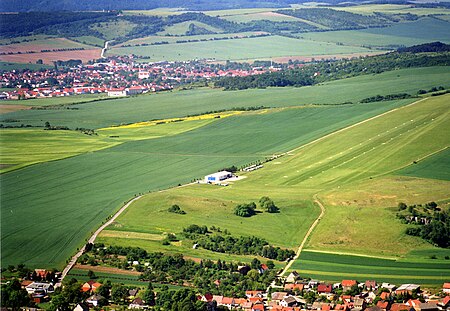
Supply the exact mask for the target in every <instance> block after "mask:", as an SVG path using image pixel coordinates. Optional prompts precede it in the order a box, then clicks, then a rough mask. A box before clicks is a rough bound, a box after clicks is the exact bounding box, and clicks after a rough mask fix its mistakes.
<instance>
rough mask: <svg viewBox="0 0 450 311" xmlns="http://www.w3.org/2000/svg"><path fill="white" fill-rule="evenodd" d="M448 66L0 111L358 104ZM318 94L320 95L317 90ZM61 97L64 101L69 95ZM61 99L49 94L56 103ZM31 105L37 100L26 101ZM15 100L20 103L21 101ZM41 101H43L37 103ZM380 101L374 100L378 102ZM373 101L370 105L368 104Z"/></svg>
mask: <svg viewBox="0 0 450 311" xmlns="http://www.w3.org/2000/svg"><path fill="white" fill-rule="evenodd" d="M449 73H450V69H449V68H448V67H429V68H411V69H401V70H394V71H389V72H384V73H381V74H374V75H363V76H359V77H354V78H349V79H343V80H336V81H331V82H327V83H323V84H320V85H315V86H311V87H301V88H291V87H286V88H267V89H249V90H245V91H227V92H224V91H222V90H219V89H211V88H200V89H194V90H187V91H173V92H166V93H158V94H148V95H142V96H137V97H129V98H123V99H114V100H106V101H98V102H92V103H84V104H80V105H73V106H71V108H74V109H65V107H64V108H63V109H57V110H54V109H51V110H27V111H17V112H12V113H7V114H2V115H0V123H3V124H10V125H16V124H17V122H13V123H12V124H11V123H8V122H7V121H8V119H9V120H18V121H19V122H21V123H23V124H30V125H34V126H43V125H44V123H45V122H46V121H48V122H50V124H52V125H64V126H68V127H69V128H71V129H75V128H77V127H83V128H90V129H98V128H105V127H109V126H113V125H119V124H129V123H135V122H142V121H150V120H158V119H166V118H173V117H184V116H188V115H194V114H202V113H205V112H210V111H217V110H221V109H231V110H232V109H234V108H236V107H260V106H265V107H289V106H299V105H311V104H313V105H314V104H317V105H330V104H331V105H333V104H334V105H337V104H341V103H344V102H349V101H350V102H353V103H357V102H359V101H361V100H362V99H364V98H367V97H370V96H376V95H378V94H380V95H388V94H398V93H409V94H411V95H414V94H417V91H419V90H420V89H426V90H428V89H430V88H432V87H438V86H443V87H445V88H448V87H449V86H450V75H449ZM318 92H319V93H320V96H317V93H318ZM77 98H78V97H67V98H63V99H62V100H64V101H66V100H67V102H65V103H66V104H67V103H68V102H70V100H71V99H77ZM58 100H59V99H58V98H55V99H54V100H53V99H51V101H50V102H51V103H52V104H57V103H58ZM24 102H25V103H27V104H28V103H29V104H33V102H34V100H29V101H24ZM11 103H17V104H22V102H21V101H12V102H11ZM37 103H39V104H41V102H37ZM375 105H376V104H375ZM369 106H371V104H369Z"/></svg>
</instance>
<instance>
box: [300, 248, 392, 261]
mask: <svg viewBox="0 0 450 311" xmlns="http://www.w3.org/2000/svg"><path fill="white" fill-rule="evenodd" d="M305 251H306V252H311V253H323V254H333V255H344V256H359V257H367V258H378V259H387V260H395V261H397V260H398V259H399V258H397V257H389V256H375V255H364V254H357V253H346V252H336V251H325V250H318V249H305Z"/></svg>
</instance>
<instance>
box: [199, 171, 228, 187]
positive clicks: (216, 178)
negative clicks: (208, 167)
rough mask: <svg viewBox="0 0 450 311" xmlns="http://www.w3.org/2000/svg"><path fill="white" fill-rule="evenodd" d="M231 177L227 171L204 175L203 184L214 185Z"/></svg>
mask: <svg viewBox="0 0 450 311" xmlns="http://www.w3.org/2000/svg"><path fill="white" fill-rule="evenodd" d="M230 177H233V174H232V173H230V172H227V171H221V172H217V173H214V174H210V175H206V176H205V183H208V184H214V183H218V182H220V181H222V180H225V179H227V178H230Z"/></svg>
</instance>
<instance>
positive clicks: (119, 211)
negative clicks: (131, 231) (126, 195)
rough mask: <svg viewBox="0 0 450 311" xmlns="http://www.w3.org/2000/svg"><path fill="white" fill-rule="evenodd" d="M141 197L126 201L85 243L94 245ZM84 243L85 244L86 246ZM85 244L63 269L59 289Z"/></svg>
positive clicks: (58, 284)
mask: <svg viewBox="0 0 450 311" xmlns="http://www.w3.org/2000/svg"><path fill="white" fill-rule="evenodd" d="M142 197H143V195H140V196H137V197H134V198H133V199H131V200H130V201H128V202H127V203H126V204H125V205H124V206H122V207H121V208H120V209H119V210H118V211H117V212H116V213H115V214H114V216H112V217H111V219H109V220H108V221H107V222H105V223H104V224H103V225H101V226H100V228H98V229H97V230H96V231H95V232H94V233H93V234H92V236H91V237H90V238H89V240H88V241H87V243H92V244H93V243H94V241H95V239H96V238H97V236H98V235H99V234H100V232H102V231H103V229H105V228H106V227H107V226H109V225H110V224H112V223H113V222H114V221H115V220H116V219H117V217H119V216H120V214H122V213H123V212H124V211H125V210H126V209H127V208H128V206H130V205H131V203H133V202H135V201H137V200H139V199H140V198H142ZM87 243H86V244H87ZM86 244H85V245H84V246H83V247H82V248H81V249H80V250H79V251H78V252H77V253H76V254H75V255H74V256H73V257H72V259H71V260H70V261H69V263H68V264H67V266H66V267H65V268H64V270H63V272H62V275H61V281H60V283H57V284H56V286H57V287H59V286H61V283H62V281H63V280H64V278H65V277H66V275H67V274H68V273H69V271H70V270H71V269H72V268H73V267H74V265H75V264H76V262H77V260H78V258H79V257H80V256H81V255H83V253H84V251H85V248H86Z"/></svg>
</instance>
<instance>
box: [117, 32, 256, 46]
mask: <svg viewBox="0 0 450 311" xmlns="http://www.w3.org/2000/svg"><path fill="white" fill-rule="evenodd" d="M256 34H258V32H251V31H249V32H235V33H217V34H211V35H195V36H148V37H144V38H138V39H133V40H130V41H126V42H124V43H123V44H121V45H127V44H131V45H133V44H152V43H155V42H162V41H164V42H169V43H177V41H181V40H204V39H206V40H209V39H213V38H233V37H242V36H251V35H256ZM232 40H234V39H232Z"/></svg>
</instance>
